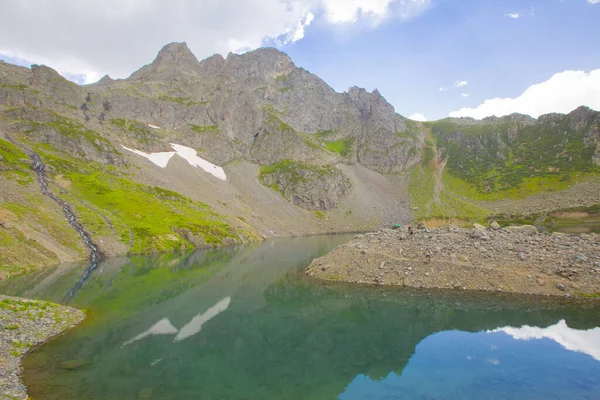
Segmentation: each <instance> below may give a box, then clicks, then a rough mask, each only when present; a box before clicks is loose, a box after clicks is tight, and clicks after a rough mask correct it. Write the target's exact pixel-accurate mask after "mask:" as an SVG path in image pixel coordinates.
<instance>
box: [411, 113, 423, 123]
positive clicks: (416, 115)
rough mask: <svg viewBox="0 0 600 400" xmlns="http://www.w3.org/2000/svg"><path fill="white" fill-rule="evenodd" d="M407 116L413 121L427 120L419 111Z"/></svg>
mask: <svg viewBox="0 0 600 400" xmlns="http://www.w3.org/2000/svg"><path fill="white" fill-rule="evenodd" d="M407 118H408V119H412V120H413V121H421V122H425V121H427V118H425V116H424V115H423V114H421V113H414V114H411V115H409V116H408V117H407Z"/></svg>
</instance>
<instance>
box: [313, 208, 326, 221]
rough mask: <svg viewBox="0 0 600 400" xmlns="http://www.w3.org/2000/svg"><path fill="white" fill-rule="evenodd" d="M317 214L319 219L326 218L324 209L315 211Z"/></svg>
mask: <svg viewBox="0 0 600 400" xmlns="http://www.w3.org/2000/svg"><path fill="white" fill-rule="evenodd" d="M315 216H316V217H317V218H319V219H323V218H325V213H324V212H323V211H320V210H317V211H315Z"/></svg>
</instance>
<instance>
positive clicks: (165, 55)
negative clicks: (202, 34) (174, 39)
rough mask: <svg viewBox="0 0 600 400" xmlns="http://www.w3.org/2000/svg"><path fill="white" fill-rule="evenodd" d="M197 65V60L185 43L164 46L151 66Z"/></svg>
mask: <svg viewBox="0 0 600 400" xmlns="http://www.w3.org/2000/svg"><path fill="white" fill-rule="evenodd" d="M186 62H192V63H198V59H197V58H196V56H195V55H194V54H193V53H192V51H191V50H190V48H189V47H188V45H187V44H186V43H185V42H181V43H169V44H167V45H165V46H164V47H163V48H162V49H161V50H160V51H159V52H158V55H157V56H156V58H155V59H154V61H153V62H152V64H153V65H156V66H162V65H167V64H179V63H186Z"/></svg>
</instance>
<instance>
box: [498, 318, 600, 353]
mask: <svg viewBox="0 0 600 400" xmlns="http://www.w3.org/2000/svg"><path fill="white" fill-rule="evenodd" d="M492 332H504V333H506V334H508V335H510V336H512V337H513V338H514V339H517V340H539V339H552V340H554V341H555V342H557V343H559V344H560V345H561V346H563V347H564V348H565V349H567V350H570V351H576V352H580V353H585V354H588V355H590V356H592V357H593V358H595V359H596V360H598V361H600V328H594V329H588V330H578V329H573V328H569V327H568V326H567V323H566V322H565V320H564V319H563V320H560V321H558V322H557V323H556V324H555V325H551V326H549V327H547V328H538V327H536V326H528V325H525V326H523V327H521V328H513V327H510V326H509V327H505V328H498V329H494V330H493V331H488V333H492Z"/></svg>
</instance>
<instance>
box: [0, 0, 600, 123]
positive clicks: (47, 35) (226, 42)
mask: <svg viewBox="0 0 600 400" xmlns="http://www.w3.org/2000/svg"><path fill="white" fill-rule="evenodd" d="M0 11H1V19H0V59H3V60H5V61H7V62H11V63H15V64H19V65H24V66H29V65H30V64H45V65H48V66H50V67H52V68H54V69H56V70H57V71H58V72H59V73H61V74H62V75H63V76H65V77H66V78H67V79H70V80H72V81H74V82H77V83H80V84H82V83H92V82H95V81H97V80H98V79H100V78H101V77H102V76H103V75H105V74H108V75H110V76H111V77H113V78H126V77H128V76H129V75H131V73H133V72H134V71H135V70H137V69H139V68H140V67H141V66H143V65H145V64H148V63H150V62H151V61H152V60H153V59H154V57H155V56H156V54H157V53H158V51H159V50H160V48H161V47H162V46H163V45H165V44H167V43H170V42H181V41H185V42H186V43H187V44H188V46H189V47H190V49H191V50H192V52H193V53H194V54H195V55H196V57H197V58H198V59H203V58H206V57H209V56H211V55H213V54H215V53H220V54H223V55H226V54H228V53H229V52H235V53H243V52H245V51H249V50H252V49H255V48H258V47H261V46H273V47H277V48H279V49H280V50H282V51H284V52H286V53H287V54H289V55H290V57H291V58H292V60H293V61H294V63H295V64H296V65H297V66H299V67H303V68H305V69H307V70H308V71H310V72H312V73H314V74H316V75H318V76H319V77H321V78H322V79H323V80H325V82H327V83H328V84H329V85H330V86H332V87H333V88H334V89H335V90H336V91H338V92H343V91H345V90H347V89H348V88H349V87H351V86H359V87H364V88H366V89H367V90H369V91H371V90H374V89H378V90H379V91H380V92H381V94H382V95H383V96H384V97H385V98H386V99H387V100H388V101H389V102H390V103H391V104H392V105H393V106H394V108H395V109H396V111H397V112H398V113H400V114H402V115H404V116H407V117H409V118H413V119H418V120H436V119H440V118H445V117H447V116H452V117H463V116H467V117H473V118H477V119H480V118H484V117H486V116H490V115H497V116H501V115H507V114H510V113H513V112H520V113H524V114H529V115H531V116H533V117H537V116H539V115H541V114H545V113H549V112H569V111H571V110H573V109H574V108H576V107H578V106H579V105H587V106H589V107H591V108H594V109H596V110H600V50H598V49H599V47H598V42H597V38H599V37H600V23H598V21H599V20H600V0H196V1H193V0H170V1H166V0H86V1H80V0H0Z"/></svg>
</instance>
